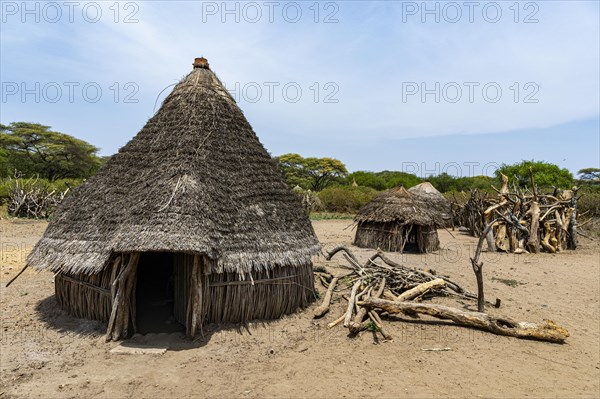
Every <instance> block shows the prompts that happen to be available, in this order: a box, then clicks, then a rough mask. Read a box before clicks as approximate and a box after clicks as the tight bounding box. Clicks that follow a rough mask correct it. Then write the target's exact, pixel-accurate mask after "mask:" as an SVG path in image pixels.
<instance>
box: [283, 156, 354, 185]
mask: <svg viewBox="0 0 600 399" xmlns="http://www.w3.org/2000/svg"><path fill="white" fill-rule="evenodd" d="M277 161H278V164H279V168H280V169H281V171H282V172H283V174H284V176H285V178H286V180H287V182H288V184H290V185H291V186H296V185H298V186H300V187H303V188H308V189H311V190H313V191H321V190H322V189H324V188H325V187H327V186H329V185H331V184H332V183H334V182H336V181H341V180H342V179H343V178H344V177H346V175H347V174H348V170H347V169H346V165H344V164H343V163H342V162H341V161H339V160H337V159H334V158H313V157H311V158H304V157H302V156H301V155H298V154H284V155H281V156H279V157H278V158H277Z"/></svg>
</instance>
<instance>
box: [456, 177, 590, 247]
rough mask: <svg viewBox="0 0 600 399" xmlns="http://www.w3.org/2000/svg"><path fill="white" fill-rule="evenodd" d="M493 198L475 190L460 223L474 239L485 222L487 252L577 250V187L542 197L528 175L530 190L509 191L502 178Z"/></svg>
mask: <svg viewBox="0 0 600 399" xmlns="http://www.w3.org/2000/svg"><path fill="white" fill-rule="evenodd" d="M492 188H493V189H494V190H495V191H496V192H497V194H498V195H497V197H496V198H491V197H488V196H487V195H486V194H480V193H478V192H476V191H474V192H472V193H471V198H470V199H469V200H468V201H467V203H466V204H465V205H463V206H462V207H461V210H460V212H459V217H458V219H459V221H460V222H461V223H462V224H463V226H464V227H465V228H467V230H468V231H469V233H470V234H471V235H473V236H476V237H477V236H479V235H481V234H482V232H483V229H484V228H485V226H486V225H487V224H488V223H492V224H493V228H492V229H491V230H490V231H489V233H488V234H487V237H486V238H487V241H488V250H498V251H504V252H511V253H538V252H541V251H545V252H550V253H557V252H561V251H563V250H565V249H576V248H577V234H578V233H577V187H574V188H573V189H572V190H559V189H556V188H555V189H554V191H553V193H551V194H543V193H542V192H541V190H539V188H538V187H536V185H535V181H534V179H533V174H531V188H530V189H525V190H521V189H519V188H518V187H514V188H513V189H512V190H509V188H508V177H507V176H505V175H502V187H501V189H500V190H498V189H496V188H495V187H493V186H492Z"/></svg>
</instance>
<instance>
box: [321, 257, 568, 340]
mask: <svg viewBox="0 0 600 399" xmlns="http://www.w3.org/2000/svg"><path fill="white" fill-rule="evenodd" d="M339 252H341V253H343V256H344V258H345V259H346V260H347V262H348V265H347V266H346V265H344V266H343V267H345V268H348V269H349V270H350V272H349V273H347V274H345V275H342V276H338V275H336V276H334V275H332V274H330V273H328V272H327V271H326V270H325V269H324V268H319V270H318V271H316V275H317V277H318V279H320V281H321V283H322V284H323V286H324V287H325V288H327V292H326V293H325V295H324V296H323V301H322V303H321V304H320V305H319V306H318V307H317V308H316V309H315V310H314V317H315V318H320V317H323V316H324V315H325V314H327V313H328V312H329V310H330V303H331V299H332V297H333V295H334V294H336V293H337V294H338V295H341V296H342V297H343V298H345V299H346V300H347V301H348V305H347V307H346V311H345V312H344V314H342V315H341V316H340V317H339V318H337V319H336V320H334V321H332V322H331V323H329V324H328V327H329V328H332V327H334V326H336V325H338V324H340V323H342V322H343V326H344V327H346V328H348V330H349V332H350V334H352V335H356V334H358V333H360V332H361V331H364V330H370V331H374V332H378V333H380V334H381V335H382V336H383V339H384V341H389V340H392V336H391V334H390V333H389V331H388V330H386V328H385V326H384V323H383V320H384V319H386V316H387V315H390V314H396V313H402V314H405V315H409V316H411V317H416V316H417V315H419V314H425V315H429V316H433V317H435V318H438V319H444V320H452V321H454V322H455V323H456V324H457V325H462V326H467V327H473V328H477V329H481V330H485V331H489V332H492V333H495V334H499V335H507V336H512V337H517V338H531V339H538V340H542V341H550V342H563V341H564V340H565V339H566V338H567V337H568V336H569V333H568V332H567V331H566V330H565V329H563V328H561V327H560V326H558V325H556V324H555V323H554V322H553V321H551V320H544V322H542V323H526V322H517V321H514V320H512V319H510V318H507V317H495V316H492V315H489V314H487V313H484V312H483V287H482V286H479V280H480V276H481V272H480V270H481V266H482V264H481V263H480V262H479V260H478V258H479V257H478V255H476V256H475V258H474V259H472V262H473V263H474V270H475V269H476V267H475V266H477V265H478V266H479V276H478V286H479V287H478V288H479V290H478V295H475V294H472V293H470V292H468V291H466V290H465V289H463V288H462V287H461V286H459V285H458V284H457V283H455V282H453V281H451V280H450V279H449V278H448V277H446V276H440V275H436V274H435V272H434V271H432V270H419V269H415V268H411V267H407V266H404V265H401V264H398V263H396V262H394V261H392V260H391V259H389V258H388V257H386V256H385V254H383V253H382V252H381V251H377V252H376V253H375V254H374V255H373V256H371V257H370V258H369V259H368V260H367V262H366V263H365V264H362V265H361V264H360V262H359V261H358V259H357V258H356V257H355V256H354V254H353V253H352V252H351V251H350V250H349V249H348V248H346V247H344V246H338V247H336V248H334V249H333V250H332V251H330V252H328V253H327V254H325V259H326V260H331V258H332V257H333V256H334V255H335V254H337V253H339ZM479 253H480V250H478V252H477V254H479ZM476 274H477V270H476ZM448 295H451V296H459V297H462V298H469V299H478V305H479V309H480V311H478V312H472V311H465V310H462V309H457V308H452V307H448V306H443V305H438V304H431V303H423V302H421V301H420V300H421V299H424V298H432V297H435V296H448ZM497 304H498V306H499V301H498V300H497Z"/></svg>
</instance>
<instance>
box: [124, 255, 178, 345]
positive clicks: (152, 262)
mask: <svg viewBox="0 0 600 399" xmlns="http://www.w3.org/2000/svg"><path fill="white" fill-rule="evenodd" d="M174 259H175V255H174V254H172V253H168V252H147V253H142V254H141V256H140V261H139V264H138V268H137V282H136V293H135V295H136V298H135V299H136V322H137V330H138V332H139V333H140V334H146V333H172V332H178V331H185V328H184V326H183V325H181V324H180V323H178V322H177V320H176V319H175V315H174V300H175V290H174V276H173V270H174V266H173V265H174Z"/></svg>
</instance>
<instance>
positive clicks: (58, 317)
mask: <svg viewBox="0 0 600 399" xmlns="http://www.w3.org/2000/svg"><path fill="white" fill-rule="evenodd" d="M35 311H36V313H37V314H38V316H39V319H40V321H42V322H43V323H44V324H46V326H47V327H48V328H49V329H51V330H54V331H55V332H56V333H58V334H61V335H71V336H77V337H82V338H83V337H86V338H98V337H101V336H102V335H104V332H105V331H106V326H105V325H103V324H102V323H101V322H99V321H95V320H88V319H78V318H76V317H73V316H71V315H70V314H68V313H67V312H65V311H64V310H63V309H62V308H61V307H60V306H59V304H58V302H57V301H56V297H55V296H54V295H51V296H49V297H47V298H45V299H42V300H41V301H39V302H38V303H37V305H36V306H35Z"/></svg>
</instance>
